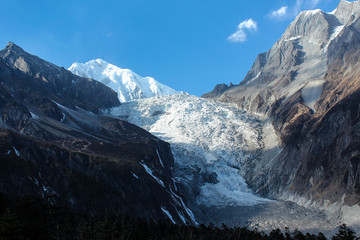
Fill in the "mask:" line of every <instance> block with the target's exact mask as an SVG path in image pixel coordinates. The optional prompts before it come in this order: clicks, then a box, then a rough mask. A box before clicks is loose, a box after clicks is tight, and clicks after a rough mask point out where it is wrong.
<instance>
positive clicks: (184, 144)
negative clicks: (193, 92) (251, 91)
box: [110, 94, 267, 206]
mask: <svg viewBox="0 0 360 240" xmlns="http://www.w3.org/2000/svg"><path fill="white" fill-rule="evenodd" d="M110 113H111V115H113V116H118V117H120V118H125V120H127V121H129V122H131V123H134V124H136V125H138V126H141V127H143V128H144V129H146V130H148V131H150V132H151V133H152V134H154V135H156V136H157V137H159V138H161V139H162V140H164V141H167V142H169V143H170V144H171V149H172V152H173V154H174V159H175V168H174V171H175V173H174V174H175V177H176V179H177V181H178V182H181V183H183V184H185V185H187V186H188V187H189V188H197V189H198V190H199V191H197V192H199V195H198V196H196V202H197V203H198V204H206V205H211V206H222V205H239V206H251V205H254V204H257V203H259V202H262V201H267V200H266V199H263V198H260V197H257V196H255V195H254V194H253V193H252V192H251V190H250V189H249V188H248V186H247V184H246V182H245V180H244V178H243V177H242V176H241V168H242V165H243V163H244V162H245V161H247V160H248V159H251V158H253V157H254V153H255V152H256V151H257V150H258V149H260V148H261V143H260V141H259V137H260V134H261V123H260V121H258V120H257V119H256V118H254V117H250V116H248V115H246V114H244V112H242V111H241V110H239V109H238V108H236V107H232V106H229V105H225V104H221V103H218V102H214V101H209V100H206V99H201V98H198V97H195V96H189V95H185V94H178V95H172V96H163V97H153V98H148V99H139V100H135V101H131V102H128V103H124V104H122V106H121V107H118V108H113V109H111V110H110Z"/></svg>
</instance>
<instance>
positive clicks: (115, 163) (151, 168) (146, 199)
mask: <svg viewBox="0 0 360 240" xmlns="http://www.w3.org/2000/svg"><path fill="white" fill-rule="evenodd" d="M118 105H119V101H118V98H117V96H116V93H115V92H114V91H112V90H111V89H109V88H108V87H106V86H104V85H103V84H101V83H99V82H96V81H95V80H92V79H85V78H81V77H78V76H76V75H73V74H72V73H70V72H69V71H67V70H65V69H63V68H60V67H57V66H55V65H53V64H51V63H48V62H46V61H44V60H41V59H39V58H38V57H36V56H33V55H31V54H29V53H26V52H25V51H24V50H22V49H21V48H20V47H18V46H16V45H15V44H13V43H9V44H8V45H7V46H6V48H5V49H4V50H2V51H1V52H0V117H1V118H0V192H3V193H4V194H6V195H7V196H10V197H12V198H18V197H21V196H23V195H35V196H39V197H42V198H46V199H48V200H49V201H56V202H60V203H62V204H66V205H68V206H70V207H71V208H72V209H73V210H74V211H78V212H82V213H86V214H99V215H104V214H124V213H130V214H131V215H133V216H135V217H144V218H151V219H154V220H160V219H163V220H170V219H169V218H172V220H171V221H174V222H177V223H186V222H187V223H193V219H192V216H191V211H190V210H189V209H187V207H186V206H185V205H184V203H183V202H182V199H181V198H180V196H179V194H178V193H177V191H175V189H176V186H174V184H175V182H174V180H173V179H172V167H173V164H174V160H173V156H172V153H171V149H170V146H169V144H168V143H166V142H163V141H161V140H160V139H158V138H156V137H155V136H153V135H151V134H150V133H148V132H146V131H145V130H143V129H141V128H139V127H137V126H135V125H133V124H130V123H128V122H125V121H121V120H118V119H115V118H111V117H106V116H100V115H98V114H97V113H98V112H99V111H100V110H101V109H105V108H110V107H113V106H118ZM189 214H190V215H189ZM169 215H170V216H171V217H169Z"/></svg>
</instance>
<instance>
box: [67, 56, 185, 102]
mask: <svg viewBox="0 0 360 240" xmlns="http://www.w3.org/2000/svg"><path fill="white" fill-rule="evenodd" d="M69 70H70V71H71V72H73V73H74V74H76V75H79V76H81V77H87V78H93V79H95V80H97V81H100V82H102V83H103V84H105V85H107V86H108V87H110V88H111V89H113V90H114V91H115V92H117V94H118V98H119V100H120V102H127V101H130V100H133V99H140V98H149V97H154V96H162V95H172V94H177V93H179V92H177V91H175V90H173V89H172V88H170V87H168V86H166V85H164V84H161V83H159V82H158V81H156V80H155V79H154V78H152V77H141V76H139V75H138V74H136V73H134V72H133V71H131V70H130V69H123V68H119V67H117V66H115V65H113V64H110V63H108V62H106V61H104V60H102V59H95V60H90V61H88V62H86V63H73V64H72V65H71V66H70V67H69Z"/></svg>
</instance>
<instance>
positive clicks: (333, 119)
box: [215, 1, 360, 206]
mask: <svg viewBox="0 0 360 240" xmlns="http://www.w3.org/2000/svg"><path fill="white" fill-rule="evenodd" d="M359 16H360V2H359V1H354V2H347V1H341V2H340V4H339V6H338V8H337V9H336V10H335V11H334V12H332V13H324V12H322V11H320V10H315V11H306V12H302V13H300V15H299V16H298V17H297V18H296V19H295V21H294V22H293V23H291V24H290V26H289V27H288V28H287V30H286V32H285V33H284V35H283V36H282V37H281V38H280V39H279V40H278V41H277V42H276V43H275V45H274V46H273V47H272V48H271V49H270V50H269V51H268V52H267V53H264V54H260V55H259V56H258V58H257V59H256V61H255V63H254V65H253V67H252V69H251V70H250V71H249V73H248V74H247V76H246V77H245V79H244V81H243V82H241V83H240V85H237V86H234V87H232V88H230V89H228V90H226V91H224V92H223V93H222V94H221V95H220V96H216V97H215V99H218V100H221V101H231V102H236V103H238V106H239V107H241V108H244V109H246V110H250V111H254V112H259V113H262V114H266V115H267V116H269V117H270V118H271V120H272V124H273V127H274V129H275V130H276V132H277V134H278V136H279V139H280V142H281V146H282V150H281V152H279V153H278V154H277V155H276V156H274V158H271V159H264V158H263V159H262V161H263V162H262V163H261V164H258V165H260V166H261V167H260V168H257V167H255V168H252V169H250V170H249V171H248V172H247V173H246V176H245V177H246V179H247V181H248V183H249V185H250V186H251V187H253V188H254V189H255V190H256V191H257V192H258V193H261V194H263V195H267V196H272V197H280V198H285V199H286V198H288V197H289V196H300V197H303V198H306V199H309V200H315V201H326V200H329V202H330V203H332V202H341V203H344V204H347V205H350V206H351V205H354V204H359V203H360V188H359V186H360V169H359V149H360V145H359V143H360V139H359V134H358V128H359V127H358V126H359V124H360V123H359V115H358V111H359V104H358V103H359V100H360V99H359V97H360V81H359V80H360V71H359V67H360V66H359V57H360V51H359V47H360V34H359V32H360V19H359ZM247 164H248V165H249V166H250V165H251V164H254V163H247ZM255 164H256V163H255ZM245 167H246V166H245ZM292 200H296V199H293V198H292Z"/></svg>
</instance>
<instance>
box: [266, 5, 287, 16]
mask: <svg viewBox="0 0 360 240" xmlns="http://www.w3.org/2000/svg"><path fill="white" fill-rule="evenodd" d="M287 10H288V6H283V7H281V8H279V9H278V10H275V11H272V12H271V13H270V17H271V18H275V19H281V18H284V17H285V16H286V15H287Z"/></svg>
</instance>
